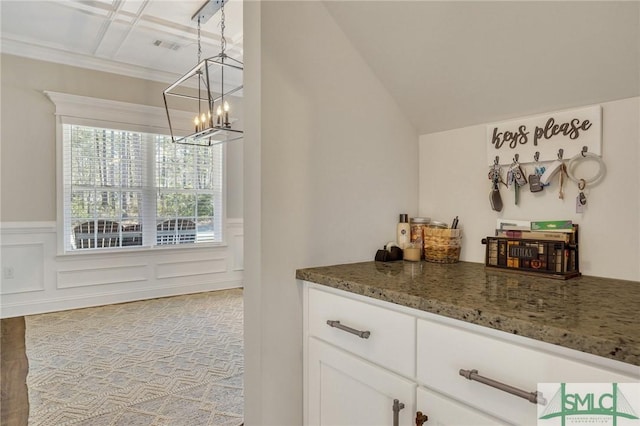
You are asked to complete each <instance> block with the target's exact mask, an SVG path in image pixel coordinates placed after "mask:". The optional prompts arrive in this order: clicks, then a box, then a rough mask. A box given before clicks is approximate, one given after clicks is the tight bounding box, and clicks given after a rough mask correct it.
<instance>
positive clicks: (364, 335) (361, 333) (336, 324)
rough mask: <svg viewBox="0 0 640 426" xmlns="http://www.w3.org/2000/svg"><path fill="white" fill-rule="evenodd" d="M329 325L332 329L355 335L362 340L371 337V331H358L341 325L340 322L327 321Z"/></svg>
mask: <svg viewBox="0 0 640 426" xmlns="http://www.w3.org/2000/svg"><path fill="white" fill-rule="evenodd" d="M327 324H329V325H330V326H331V327H335V328H338V329H340V330H342V331H346V332H347V333H351V334H355V335H356V336H358V337H360V338H362V339H368V338H369V336H371V332H370V331H360V330H356V329H355V328H351V327H347V326H346V325H342V324H340V321H332V320H327Z"/></svg>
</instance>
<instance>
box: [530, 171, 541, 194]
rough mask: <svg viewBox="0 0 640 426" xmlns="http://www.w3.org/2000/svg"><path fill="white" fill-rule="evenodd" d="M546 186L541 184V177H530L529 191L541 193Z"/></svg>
mask: <svg viewBox="0 0 640 426" xmlns="http://www.w3.org/2000/svg"><path fill="white" fill-rule="evenodd" d="M543 189H544V186H543V185H542V183H541V182H540V175H529V190H530V191H531V192H540V191H542V190H543Z"/></svg>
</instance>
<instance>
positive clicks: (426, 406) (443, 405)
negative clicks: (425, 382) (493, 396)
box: [416, 387, 506, 426]
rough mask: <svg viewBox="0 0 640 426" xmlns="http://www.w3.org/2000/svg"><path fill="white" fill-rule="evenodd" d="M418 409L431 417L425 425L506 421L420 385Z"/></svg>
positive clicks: (472, 425)
mask: <svg viewBox="0 0 640 426" xmlns="http://www.w3.org/2000/svg"><path fill="white" fill-rule="evenodd" d="M416 407H417V408H416V409H417V410H418V411H421V412H422V413H423V414H425V415H427V416H428V417H429V420H427V421H426V422H425V426H427V425H429V426H489V425H491V426H493V425H504V424H506V423H503V422H501V421H500V420H498V419H496V418H494V417H491V416H489V415H487V414H484V413H481V412H479V411H476V410H474V409H473V408H470V407H467V406H465V405H462V403H460V402H457V401H454V400H451V399H449V398H447V397H445V396H442V395H439V394H437V393H435V392H432V391H430V390H427V389H425V388H422V387H419V388H418V391H417V403H416Z"/></svg>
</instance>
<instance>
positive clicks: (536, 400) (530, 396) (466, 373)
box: [460, 369, 547, 405]
mask: <svg viewBox="0 0 640 426" xmlns="http://www.w3.org/2000/svg"><path fill="white" fill-rule="evenodd" d="M460 375H461V376H462V377H465V378H467V379H469V380H475V381H476V382H480V383H482V384H485V385H487V386H491V387H493V388H496V389H499V390H501V391H504V392H507V393H510V394H511V395H515V396H519V397H520V398H524V399H526V400H527V401H529V402H531V403H533V404H543V405H544V404H546V403H547V401H546V399H544V398H543V396H542V394H541V393H539V392H527V391H525V390H522V389H518V388H515V387H513V386H510V385H507V384H504V383H501V382H498V381H496V380H493V379H490V378H488V377H484V376H481V375H479V374H478V370H462V369H461V370H460Z"/></svg>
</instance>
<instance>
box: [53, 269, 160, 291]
mask: <svg viewBox="0 0 640 426" xmlns="http://www.w3.org/2000/svg"><path fill="white" fill-rule="evenodd" d="M148 275H149V274H148V273H147V265H134V266H106V267H101V268H86V269H72V270H69V271H58V280H57V286H58V288H72V287H89V286H93V285H105V284H118V283H132V282H136V281H146V280H147V276H148Z"/></svg>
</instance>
